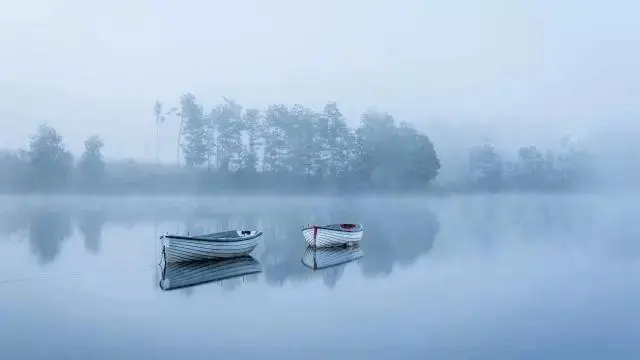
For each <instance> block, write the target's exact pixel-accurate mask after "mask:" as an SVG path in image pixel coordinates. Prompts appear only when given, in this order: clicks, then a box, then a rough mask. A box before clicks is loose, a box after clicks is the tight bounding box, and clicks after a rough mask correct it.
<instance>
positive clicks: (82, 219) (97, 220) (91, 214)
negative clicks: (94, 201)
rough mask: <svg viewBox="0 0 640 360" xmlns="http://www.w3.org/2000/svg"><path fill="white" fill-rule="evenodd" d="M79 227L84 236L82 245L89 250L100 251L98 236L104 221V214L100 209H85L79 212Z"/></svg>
mask: <svg viewBox="0 0 640 360" xmlns="http://www.w3.org/2000/svg"><path fill="white" fill-rule="evenodd" d="M78 222H79V228H80V232H81V233H82V236H83V237H84V247H85V249H87V250H88V251H89V252H91V253H94V254H97V253H99V252H100V237H101V233H102V226H103V225H104V223H105V214H104V212H102V211H95V210H87V211H83V212H82V213H80V216H79V219H78Z"/></svg>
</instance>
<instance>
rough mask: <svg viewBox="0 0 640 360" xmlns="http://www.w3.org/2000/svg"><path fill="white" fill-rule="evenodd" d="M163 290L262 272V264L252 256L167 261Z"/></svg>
mask: <svg viewBox="0 0 640 360" xmlns="http://www.w3.org/2000/svg"><path fill="white" fill-rule="evenodd" d="M161 271H162V279H161V280H160V284H159V285H160V288H161V289H162V290H165V291H168V290H175V289H181V288H186V287H192V286H197V285H202V284H207V283H210V282H217V281H221V280H227V279H232V278H237V277H244V276H245V275H249V274H257V273H260V272H262V265H261V264H260V262H259V261H258V260H256V259H254V258H253V257H251V256H243V257H238V258H232V259H222V260H205V261H191V262H183V263H165V264H164V265H163V266H162V269H161Z"/></svg>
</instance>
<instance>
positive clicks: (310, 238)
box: [302, 224, 364, 248]
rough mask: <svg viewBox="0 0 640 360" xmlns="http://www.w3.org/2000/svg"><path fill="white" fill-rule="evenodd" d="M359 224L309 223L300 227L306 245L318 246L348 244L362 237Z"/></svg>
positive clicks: (361, 229) (356, 241)
mask: <svg viewBox="0 0 640 360" xmlns="http://www.w3.org/2000/svg"><path fill="white" fill-rule="evenodd" d="M363 231H364V228H363V227H362V225H360V224H331V225H324V226H320V225H309V226H307V227H305V228H304V229H302V235H303V236H304V240H305V241H306V243H307V245H309V246H311V247H314V248H318V247H332V246H350V245H354V244H356V243H358V242H359V241H360V239H362V232H363Z"/></svg>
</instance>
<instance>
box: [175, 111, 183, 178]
mask: <svg viewBox="0 0 640 360" xmlns="http://www.w3.org/2000/svg"><path fill="white" fill-rule="evenodd" d="M183 123H184V116H183V115H182V113H181V114H180V128H179V129H178V146H177V148H176V166H177V167H180V140H181V138H182V127H183Z"/></svg>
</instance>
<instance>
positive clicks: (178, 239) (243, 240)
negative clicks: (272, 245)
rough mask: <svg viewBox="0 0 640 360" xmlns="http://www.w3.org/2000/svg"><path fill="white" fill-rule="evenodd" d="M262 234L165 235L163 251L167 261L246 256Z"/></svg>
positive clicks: (239, 231)
mask: <svg viewBox="0 0 640 360" xmlns="http://www.w3.org/2000/svg"><path fill="white" fill-rule="evenodd" d="M261 235H262V232H260V231H255V230H233V231H223V232H219V233H213V234H207V235H200V236H182V235H163V236H162V237H161V239H163V244H162V252H163V255H164V259H165V262H167V263H178V262H183V261H199V260H214V259H225V258H234V257H240V256H246V255H249V253H250V252H251V251H253V249H255V248H256V246H258V242H259V240H260V236H261Z"/></svg>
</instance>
